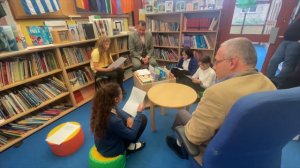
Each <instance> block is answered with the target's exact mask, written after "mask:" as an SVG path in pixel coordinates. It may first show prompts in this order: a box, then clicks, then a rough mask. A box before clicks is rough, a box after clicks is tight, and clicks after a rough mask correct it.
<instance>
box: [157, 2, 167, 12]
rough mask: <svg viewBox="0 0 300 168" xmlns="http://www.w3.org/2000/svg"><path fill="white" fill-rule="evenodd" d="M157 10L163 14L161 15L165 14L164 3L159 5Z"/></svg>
mask: <svg viewBox="0 0 300 168" xmlns="http://www.w3.org/2000/svg"><path fill="white" fill-rule="evenodd" d="M157 10H158V12H161V13H163V12H165V4H164V3H159V4H158V5H157Z"/></svg>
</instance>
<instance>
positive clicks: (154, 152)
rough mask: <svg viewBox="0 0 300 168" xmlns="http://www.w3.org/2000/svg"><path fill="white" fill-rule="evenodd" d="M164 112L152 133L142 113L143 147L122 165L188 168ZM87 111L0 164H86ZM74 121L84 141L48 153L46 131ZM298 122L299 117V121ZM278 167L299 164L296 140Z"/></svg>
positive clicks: (26, 167)
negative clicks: (62, 153) (65, 152)
mask: <svg viewBox="0 0 300 168" xmlns="http://www.w3.org/2000/svg"><path fill="white" fill-rule="evenodd" d="M256 49H257V51H258V67H257V68H258V69H259V70H260V69H261V67H262V63H263V60H264V56H265V53H266V51H265V49H263V48H262V47H257V46H256ZM132 86H133V80H132V79H130V80H127V81H126V82H125V88H126V90H127V93H128V94H129V93H130V91H131V88H132ZM126 99H128V95H127V96H126V97H125V98H124V101H123V102H122V103H121V104H120V106H121V107H122V106H123V105H124V103H125V102H126ZM195 108H196V104H194V105H193V106H192V107H191V111H193V110H194V109H195ZM166 111H167V115H166V116H161V115H159V109H156V125H157V129H158V131H157V132H155V133H153V132H152V131H151V127H150V116H149V110H146V111H145V112H144V113H145V114H146V115H147V118H148V119H149V120H148V124H147V128H146V130H145V132H144V134H143V135H142V137H141V139H142V140H144V141H146V143H147V144H146V148H145V149H143V150H142V151H140V152H137V153H135V154H132V155H131V156H130V157H129V158H128V159H127V164H126V168H141V167H143V168H160V167H166V168H169V167H172V168H188V167H190V162H189V161H187V160H182V159H179V158H178V157H177V156H176V155H175V154H174V153H173V152H172V151H171V150H169V149H168V147H167V145H166V143H165V136H166V135H173V132H172V131H171V129H170V127H171V125H172V122H173V120H174V118H175V113H176V110H174V109H167V110H166ZM90 113H91V103H87V104H86V105H84V106H82V107H80V108H78V109H76V110H75V111H73V112H72V113H70V114H68V115H67V116H64V117H63V118H61V119H60V120H58V121H56V122H54V123H52V124H50V125H49V126H47V127H45V128H44V129H42V130H40V131H38V132H37V133H35V134H33V135H32V136H30V137H28V138H27V139H25V140H24V141H23V144H22V145H21V146H20V147H18V148H14V147H11V148H10V149H8V150H6V151H4V152H2V153H0V167H1V168H54V167H55V168H86V167H88V152H89V149H90V148H91V147H92V146H93V144H94V142H93V136H92V134H91V132H90V129H89V119H90ZM67 121H76V122H79V123H80V124H81V125H82V128H83V131H84V134H85V143H84V145H83V146H82V147H81V148H80V149H79V150H78V151H77V152H76V153H74V154H72V155H71V156H67V157H57V156H55V155H53V154H52V152H51V151H50V148H49V147H48V145H47V143H46V141H45V138H46V136H47V134H48V132H49V131H50V130H51V129H53V128H54V127H55V126H57V125H59V124H61V123H63V122H67ZM299 122H300V121H299ZM282 168H300V141H292V142H290V143H288V144H287V145H286V146H285V148H284V149H283V156H282Z"/></svg>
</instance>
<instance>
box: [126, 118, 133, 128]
mask: <svg viewBox="0 0 300 168" xmlns="http://www.w3.org/2000/svg"><path fill="white" fill-rule="evenodd" d="M126 125H127V127H128V128H131V127H132V125H133V118H131V117H128V118H127V123H126Z"/></svg>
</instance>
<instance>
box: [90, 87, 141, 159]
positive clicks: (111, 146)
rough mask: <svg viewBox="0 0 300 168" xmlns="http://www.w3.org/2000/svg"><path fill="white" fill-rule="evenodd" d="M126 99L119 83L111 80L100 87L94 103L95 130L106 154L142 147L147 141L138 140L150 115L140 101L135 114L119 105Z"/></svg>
mask: <svg viewBox="0 0 300 168" xmlns="http://www.w3.org/2000/svg"><path fill="white" fill-rule="evenodd" d="M122 99H123V96H122V90H121V88H120V86H119V85H118V84H117V83H107V84H104V85H103V87H100V88H99V90H98V91H97V93H96V95H95V98H94V100H93V105H92V115H91V123H90V127H91V131H92V133H93V134H94V140H95V146H96V148H97V150H98V152H99V153H101V154H102V155H103V156H105V157H115V156H118V155H120V154H124V153H125V152H126V151H127V152H126V153H127V154H130V153H133V152H136V151H139V150H141V149H143V147H144V146H145V142H142V141H138V139H139V137H140V136H141V134H142V133H143V131H144V129H145V127H146V124H147V118H146V116H145V115H144V114H142V111H143V110H144V105H143V104H140V105H139V107H138V109H137V115H136V116H135V118H132V117H131V116H130V115H129V114H128V113H126V112H124V111H122V110H120V109H119V108H118V107H117V105H118V103H119V102H121V101H122Z"/></svg>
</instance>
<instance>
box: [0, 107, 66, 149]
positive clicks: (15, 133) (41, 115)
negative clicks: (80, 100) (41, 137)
mask: <svg viewBox="0 0 300 168" xmlns="http://www.w3.org/2000/svg"><path fill="white" fill-rule="evenodd" d="M70 107H72V105H71V104H69V103H64V104H58V105H55V106H49V107H46V108H44V109H42V110H38V111H37V112H35V113H34V114H32V115H29V116H26V117H22V118H21V119H19V120H18V121H14V122H12V123H9V124H6V125H4V126H3V127H1V128H0V146H2V145H5V144H7V143H8V141H9V140H13V139H15V138H18V137H21V136H22V134H24V133H26V132H27V131H30V130H32V129H35V128H37V127H39V126H40V125H43V124H44V123H46V122H47V121H49V120H51V119H52V118H53V117H55V116H58V115H59V114H60V113H62V112H64V111H65V110H67V109H69V108H70ZM0 110H1V109H0Z"/></svg>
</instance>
